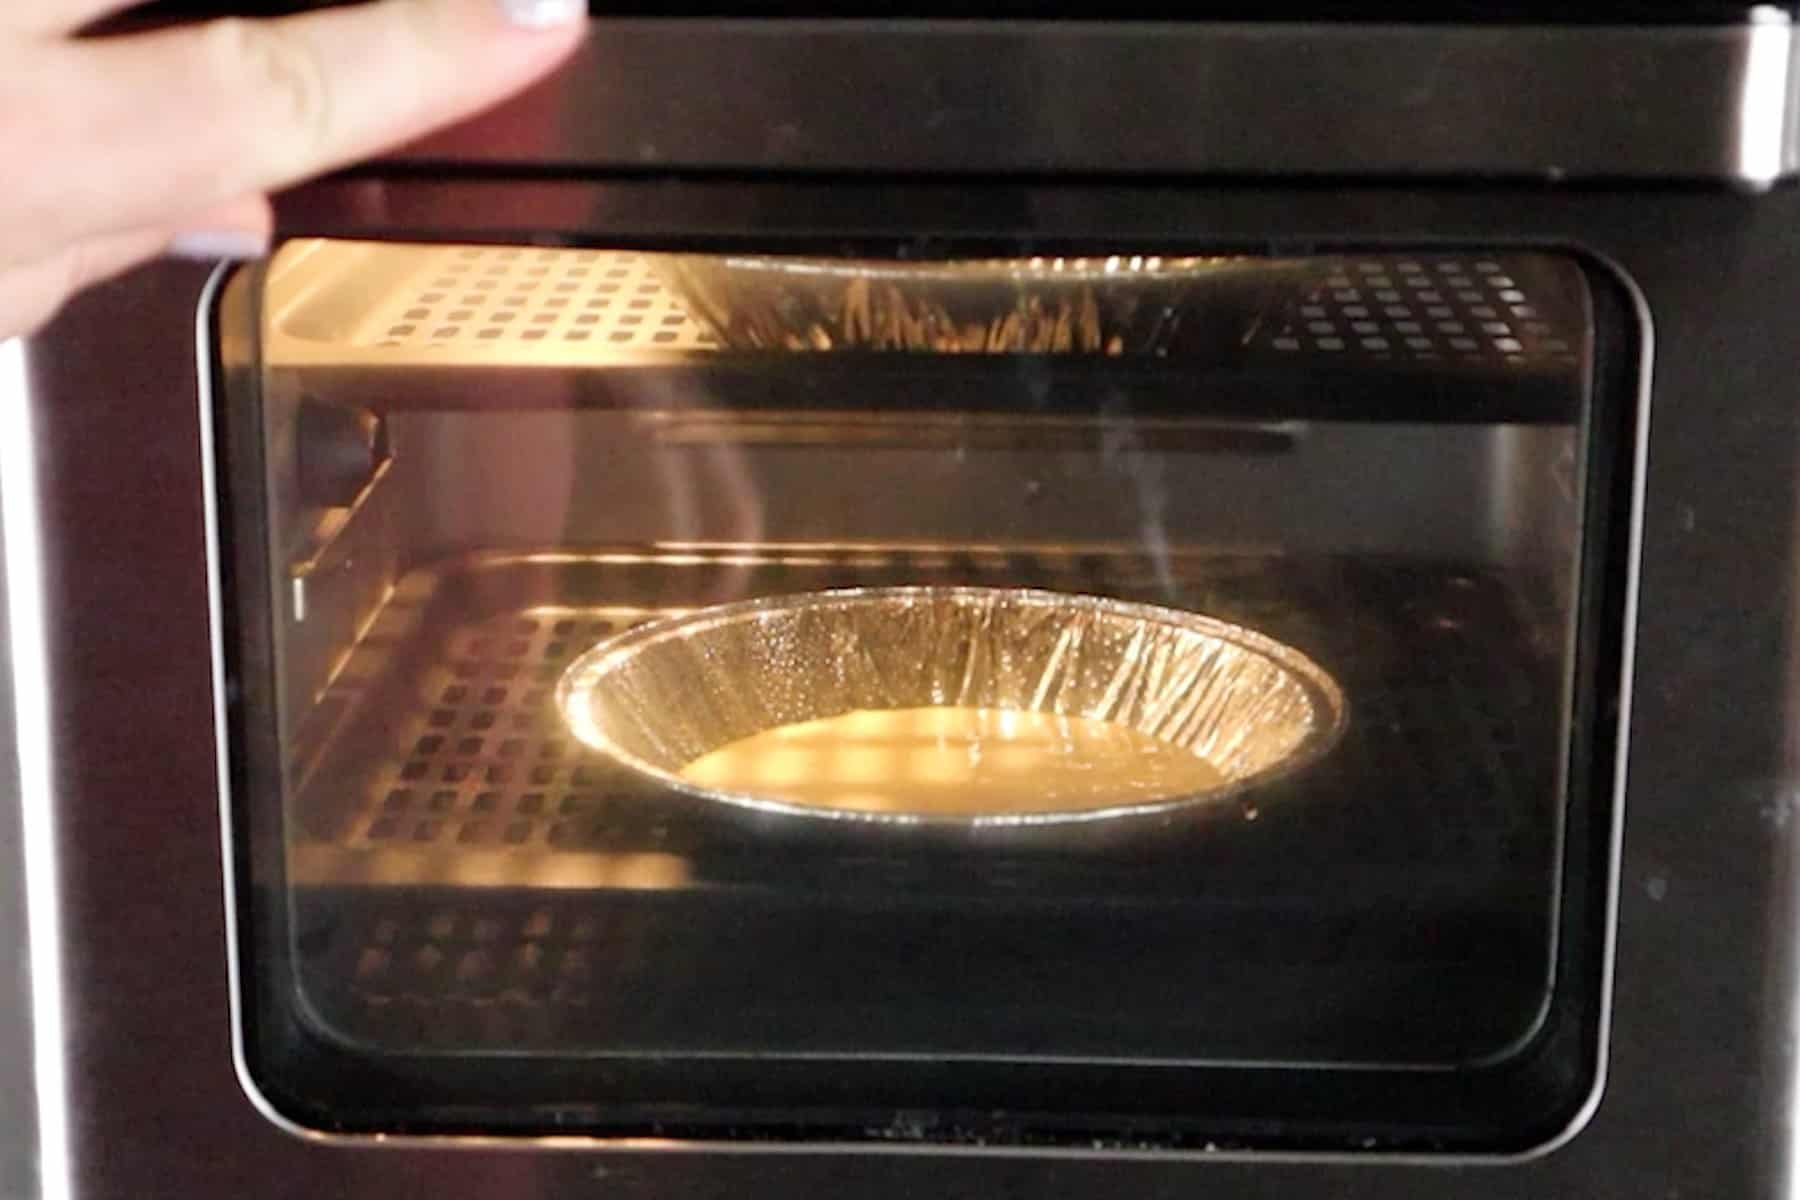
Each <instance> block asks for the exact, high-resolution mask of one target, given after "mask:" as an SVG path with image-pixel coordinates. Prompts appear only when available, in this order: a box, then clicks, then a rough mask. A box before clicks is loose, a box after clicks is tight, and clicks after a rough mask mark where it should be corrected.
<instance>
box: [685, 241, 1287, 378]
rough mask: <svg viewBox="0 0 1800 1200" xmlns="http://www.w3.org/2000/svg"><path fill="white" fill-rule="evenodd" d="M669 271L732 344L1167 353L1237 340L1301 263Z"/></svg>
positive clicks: (1146, 260)
mask: <svg viewBox="0 0 1800 1200" xmlns="http://www.w3.org/2000/svg"><path fill="white" fill-rule="evenodd" d="M660 270H661V271H662V273H663V275H664V277H665V280H666V282H667V283H668V284H669V286H670V287H671V288H672V289H673V290H674V291H676V292H677V293H678V294H680V295H681V297H682V298H683V299H684V300H685V301H686V302H687V305H688V308H689V309H690V310H691V311H692V312H693V313H694V315H695V316H697V317H698V318H699V319H700V321H701V322H702V323H703V324H705V325H706V326H707V327H708V329H709V330H710V331H711V332H712V334H713V336H714V337H716V338H717V339H718V340H719V341H720V342H721V343H722V344H723V345H725V346H728V347H730V348H733V349H739V350H769V349H781V350H871V351H916V352H925V353H935V354H1085V355H1126V354H1130V355H1143V354H1148V355H1166V354H1169V353H1171V352H1174V351H1176V350H1177V349H1180V350H1181V351H1183V352H1190V351H1207V352H1212V351H1216V350H1217V349H1218V348H1219V343H1221V342H1224V343H1229V344H1235V343H1237V342H1240V341H1241V340H1242V338H1243V335H1244V333H1245V331H1246V330H1248V329H1249V328H1251V327H1252V326H1253V324H1254V320H1255V314H1256V313H1257V312H1258V311H1260V309H1261V307H1262V303H1263V298H1264V297H1265V295H1266V294H1267V293H1269V292H1270V291H1271V289H1272V287H1273V286H1275V285H1276V284H1277V283H1278V282H1279V281H1280V280H1281V279H1282V278H1283V277H1284V274H1285V273H1286V272H1289V271H1291V270H1292V266H1291V264H1286V263H1279V262H1273V261H1272V260H1266V259H1255V258H1248V257H1211V258H1193V257H1189V258H1162V257H1154V256H1152V257H1144V256H1134V257H1112V258H1029V259H990V260H980V261H949V262H916V263H909V262H892V261H871V260H854V259H814V258H792V257H769V256H734V255H698V254H695V255H670V256H667V257H665V258H663V259H662V260H661V262H660Z"/></svg>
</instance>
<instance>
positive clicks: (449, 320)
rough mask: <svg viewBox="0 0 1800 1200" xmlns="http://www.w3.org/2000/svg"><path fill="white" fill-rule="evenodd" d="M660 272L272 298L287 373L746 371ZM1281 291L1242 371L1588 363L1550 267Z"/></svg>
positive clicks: (481, 252)
mask: <svg viewBox="0 0 1800 1200" xmlns="http://www.w3.org/2000/svg"><path fill="white" fill-rule="evenodd" d="M657 259H659V255H655V254H650V252H635V250H578V248H538V246H450V245H446V246H400V245H382V246H378V245H364V243H326V241H311V243H297V245H293V246H290V248H288V250H286V252H284V255H283V259H281V264H279V268H277V273H275V275H274V286H272V295H279V297H292V299H286V300H284V302H281V304H277V308H275V309H274V313H272V322H270V331H272V336H270V340H268V354H270V362H272V363H275V365H308V363H311V365H365V367H437V365H565V367H567V365H581V367H607V365H650V363H670V362H704V360H720V358H740V356H743V354H733V353H731V351H727V349H724V347H720V345H718V342H716V340H715V338H713V335H711V333H709V331H707V329H706V327H704V324H702V322H698V320H697V318H695V317H693V313H691V311H689V309H688V306H686V304H684V302H682V299H680V297H679V295H677V291H673V290H671V288H670V286H668V282H666V277H664V272H662V270H661V268H659V263H657ZM1276 277H1278V279H1280V281H1282V288H1280V293H1278V295H1276V297H1274V300H1273V302H1265V304H1264V308H1262V309H1258V311H1246V313H1244V335H1242V356H1240V360H1238V362H1237V363H1235V365H1240V367H1255V365H1264V367H1287V369H1291V367H1296V365H1309V367H1325V369H1359V371H1370V369H1381V371H1402V372H1404V371H1408V369H1413V371H1431V372H1445V371H1460V372H1499V374H1526V372H1550V374H1564V372H1568V371H1571V369H1575V367H1577V363H1579V360H1580V356H1582V353H1584V351H1586V340H1584V338H1586V335H1584V329H1586V306H1584V299H1582V297H1584V288H1582V284H1580V279H1579V272H1575V270H1573V268H1571V266H1568V264H1564V263H1561V261H1557V259H1550V257H1544V255H1534V254H1449V252H1431V254H1372V255H1330V257H1316V259H1305V261H1301V263H1300V266H1298V270H1296V264H1294V261H1291V259H1285V261H1282V270H1280V273H1278V275H1276ZM751 356H752V358H758V354H751ZM823 356H824V354H801V356H799V358H803V360H808V362H812V360H817V358H823ZM851 356H853V358H866V356H859V354H851ZM760 358H769V354H760ZM956 358H958V360H961V358H965V356H956ZM1111 362H1114V365H1116V363H1118V360H1111Z"/></svg>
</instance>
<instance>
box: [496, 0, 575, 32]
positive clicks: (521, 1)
mask: <svg viewBox="0 0 1800 1200" xmlns="http://www.w3.org/2000/svg"><path fill="white" fill-rule="evenodd" d="M500 9H501V11H502V12H504V13H505V14H506V19H507V20H508V21H511V22H512V23H513V24H514V25H518V26H521V27H523V28H525V29H555V28H557V27H558V26H562V25H573V24H574V23H575V22H577V21H580V20H583V19H585V18H586V17H587V0H500Z"/></svg>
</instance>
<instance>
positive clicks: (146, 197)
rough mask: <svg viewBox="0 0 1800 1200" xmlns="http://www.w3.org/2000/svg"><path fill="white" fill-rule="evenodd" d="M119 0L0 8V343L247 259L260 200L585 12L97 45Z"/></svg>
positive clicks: (485, 80)
mask: <svg viewBox="0 0 1800 1200" xmlns="http://www.w3.org/2000/svg"><path fill="white" fill-rule="evenodd" d="M126 6H127V0H0V163H4V164H6V166H5V169H4V175H3V176H0V340H4V339H6V338H7V337H10V336H13V335H15V334H21V333H26V332H29V331H30V330H32V329H33V328H35V327H36V326H38V325H40V324H41V323H43V322H44V321H45V320H47V319H49V317H50V316H51V315H52V314H54V313H55V311H56V310H57V308H59V307H60V306H61V305H62V303H63V301H64V300H66V299H67V298H68V297H69V296H70V295H72V294H73V293H75V292H76V291H78V290H80V289H81V288H83V287H85V286H87V285H88V284H90V283H94V282H96V281H98V280H101V279H104V278H107V277H109V276H111V275H113V274H116V273H117V272H119V271H122V270H124V269H125V268H127V267H129V266H132V265H134V264H136V263H138V262H142V261H144V260H145V259H149V258H153V257H155V256H156V255H158V254H161V253H164V252H165V251H166V252H171V253H176V254H182V255H185V256H188V257H196V258H212V257H250V256H253V255H254V254H257V253H260V252H261V250H262V249H263V248H264V247H266V245H267V243H268V239H269V232H270V220H271V218H270V211H269V203H268V200H267V198H266V194H267V193H268V192H269V191H271V190H273V189H277V188H280V187H282V186H284V185H286V184H289V183H294V182H297V181H299V180H301V179H304V178H306V177H308V176H311V175H315V174H318V173H319V172H322V171H326V170H329V169H331V168H333V167H337V166H341V165H343V164H345V163H349V162H352V161H354V160H356V159H359V158H363V157H366V156H368V155H370V154H372V153H374V152H376V151H378V150H380V149H382V148H383V147H386V146H390V145H394V144H396V143H400V142H404V141H407V140H409V139H411V138H413V137H416V136H419V135H421V134H423V133H426V132H427V131H429V130H431V129H433V128H436V127H438V126H441V125H446V124H450V123H452V122H454V121H456V120H458V119H460V118H462V117H465V116H469V115H471V114H473V113H475V112H478V111H480V110H481V109H484V108H486V107H488V106H489V105H491V104H493V103H495V102H496V101H498V100H500V99H502V98H503V97H505V96H507V95H509V94H511V93H513V92H515V91H517V90H519V89H520V88H522V87H524V86H525V85H526V84H528V83H530V82H531V81H533V80H534V79H536V78H538V77H539V76H541V75H543V74H544V73H545V72H547V71H549V70H550V69H551V68H552V67H554V66H555V65H556V64H557V63H559V62H561V61H562V59H563V58H564V57H565V56H566V55H567V54H568V52H569V51H570V50H572V49H573V48H574V46H575V43H576V42H577V41H578V40H579V39H580V36H581V30H582V28H583V25H584V18H585V16H586V12H587V5H586V0H376V2H375V3H369V4H362V5H357V6H355V7H350V8H335V9H328V10H325V11H320V12H313V13H308V14H305V15H301V16H293V17H281V18H258V19H240V18H232V19H227V20H219V21H214V22H211V23H208V24H204V25H192V26H180V27H174V28H169V29H163V30H157V31H153V32H146V33H137V34H127V35H121V36H113V37H90V38H77V37H75V36H74V34H75V31H76V30H78V29H80V28H81V27H83V26H86V25H88V24H90V23H92V22H94V21H96V20H98V19H100V18H102V17H105V16H108V15H111V14H112V13H113V12H115V11H118V10H120V9H123V8H124V7H126Z"/></svg>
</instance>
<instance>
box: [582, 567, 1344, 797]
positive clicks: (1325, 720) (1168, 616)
mask: <svg viewBox="0 0 1800 1200" xmlns="http://www.w3.org/2000/svg"><path fill="white" fill-rule="evenodd" d="M924 599H931V600H940V601H942V600H951V601H961V600H970V601H997V600H1002V599H1004V600H1005V601H1006V602H1008V603H1012V604H1025V605H1037V606H1040V607H1045V608H1056V609H1062V610H1067V609H1070V608H1078V609H1085V610H1087V611H1091V612H1103V613H1106V614H1107V615H1109V616H1114V617H1123V618H1127V619H1131V620H1136V621H1143V622H1149V623H1153V624H1157V625H1163V626H1170V627H1174V628H1178V629H1181V630H1183V631H1185V632H1189V633H1194V634H1198V635H1201V636H1205V637H1209V638H1213V639H1216V640H1219V641H1224V642H1227V643H1229V644H1232V645H1235V646H1238V647H1241V648H1243V649H1245V650H1248V651H1250V652H1252V653H1254V654H1257V655H1260V656H1262V657H1263V658H1265V659H1267V660H1269V661H1270V662H1272V663H1274V664H1275V665H1276V666H1277V667H1279V668H1280V669H1281V670H1282V671H1284V672H1286V673H1287V674H1288V675H1289V676H1291V677H1292V678H1294V679H1296V680H1297V681H1299V682H1300V684H1301V685H1302V688H1303V690H1304V691H1305V692H1306V695H1307V699H1308V701H1309V703H1310V704H1311V706H1312V712H1313V716H1314V724H1313V727H1312V729H1311V730H1310V731H1309V732H1308V734H1307V736H1306V738H1305V739H1304V740H1303V741H1302V742H1301V743H1300V744H1299V746H1297V747H1296V748H1295V749H1294V750H1293V751H1291V752H1290V753H1289V754H1288V755H1286V756H1285V757H1283V758H1282V759H1280V760H1279V761H1277V762H1276V763H1274V764H1272V765H1270V766H1268V767H1265V768H1263V769H1262V770H1260V771H1256V772H1253V773H1251V774H1249V775H1246V776H1243V777H1241V778H1238V779H1235V780H1232V781H1230V782H1228V783H1225V784H1222V785H1220V786H1218V787H1215V788H1208V789H1206V790H1205V791H1202V792H1195V793H1190V794H1187V795H1181V796H1169V797H1165V798H1160V799H1157V800H1152V801H1146V802H1142V803H1134V804H1120V805H1114V806H1111V807H1105V808H1091V809H1074V810H1063V811H1045V812H1025V813H956V814H941V813H914V812H892V811H867V810H860V809H843V808H829V807H825V806H820V805H809V804H797V803H793V802H790V801H785V800H778V799H774V798H771V797H768V796H759V795H754V794H751V793H747V792H731V791H723V790H718V789H714V788H705V787H699V786H696V785H695V784H693V783H691V782H689V781H688V780H686V779H684V778H683V777H682V776H681V775H679V774H677V773H676V772H673V771H669V770H667V769H665V768H663V767H660V766H657V765H656V764H654V763H651V762H648V761H646V760H644V759H643V758H641V757H640V756H638V755H636V754H634V753H632V752H631V751H629V750H627V749H625V748H624V747H623V746H620V745H618V744H617V743H616V742H615V741H613V739H612V738H610V737H608V736H607V734H606V733H605V731H604V730H602V729H601V728H600V727H599V725H598V724H597V723H595V721H594V720H593V715H592V714H593V704H592V700H591V697H592V694H593V692H594V689H595V688H596V687H597V686H599V685H600V684H601V682H602V681H603V680H604V678H605V677H606V675H607V674H608V673H609V671H610V669H611V667H612V666H613V665H614V664H615V663H617V662H618V661H620V660H621V659H626V658H630V657H632V656H633V655H636V654H638V653H641V652H642V651H643V650H644V649H645V648H647V647H649V646H653V645H656V644H657V643H659V642H662V641H665V640H667V639H669V638H672V637H689V636H692V635H693V634H695V633H697V632H701V631H704V630H706V629H709V628H713V627H715V626H718V625H721V624H727V623H730V622H734V621H739V620H742V619H744V618H746V617H754V616H759V615H762V614H765V613H775V612H782V611H785V610H789V609H796V608H814V609H817V608H832V607H849V606H853V605H859V604H869V603H879V602H882V601H890V600H924ZM556 705H557V708H558V710H559V711H560V712H561V713H562V716H563V720H564V722H565V723H566V724H567V725H568V727H569V730H570V732H572V733H573V734H574V735H575V737H576V739H577V740H579V741H580V742H581V743H582V744H583V745H585V746H587V747H588V748H589V749H592V750H595V751H598V752H599V753H602V754H605V755H606V756H608V757H609V758H612V759H613V760H614V761H616V762H619V763H621V764H623V765H624V766H625V767H627V768H628V769H630V770H631V771H633V772H635V773H637V774H639V775H642V776H645V777H647V778H650V779H653V780H655V781H656V782H657V783H659V784H661V785H662V786H664V787H666V788H668V789H670V790H671V791H675V792H678V793H681V794H682V795H686V796H690V797H693V798H695V799H699V800H705V801H711V802H714V803H718V804H725V805H729V806H731V807H733V808H738V809H747V810H750V811H753V812H758V813H762V814H765V815H770V816H781V817H799V818H805V819H808V820H811V821H830V822H836V823H840V824H848V825H884V826H934V827H938V828H952V829H956V828H961V829H1005V828H1024V827H1035V826H1048V825H1074V824H1088V823H1093V822H1101V821H1118V820H1120V819H1123V818H1130V817H1154V816H1161V815H1166V814H1173V813H1176V812H1180V811H1183V810H1187V809H1193V808H1200V807H1207V806H1212V805H1216V804H1218V803H1220V802H1222V801H1226V800H1230V799H1234V798H1236V797H1238V796H1241V795H1243V794H1244V793H1246V792H1249V791H1252V790H1254V789H1257V788H1261V787H1264V786H1267V785H1268V784H1270V783H1273V782H1274V781H1276V780H1278V779H1281V778H1284V777H1286V776H1289V775H1292V774H1294V773H1296V772H1298V771H1300V770H1302V769H1304V768H1305V767H1307V766H1310V765H1311V764H1312V763H1314V762H1316V761H1318V760H1319V759H1320V758H1321V757H1323V756H1324V755H1325V754H1326V753H1327V752H1329V751H1330V750H1331V749H1332V747H1333V746H1335V745H1336V744H1337V742H1338V739H1339V738H1340V737H1342V736H1343V732H1344V729H1345V727H1346V726H1347V725H1348V723H1349V706H1348V703H1347V702H1346V700H1345V698H1344V693H1343V690H1342V689H1341V688H1340V687H1339V686H1338V684H1337V681H1336V680H1335V679H1333V678H1332V677H1331V675H1330V674H1329V673H1327V672H1326V671H1325V669H1324V668H1322V667H1320V666H1319V665H1318V664H1317V663H1315V662H1314V661H1313V660H1312V659H1310V658H1308V657H1307V656H1306V655H1305V654H1302V653H1301V652H1300V651H1299V650H1296V649H1295V648H1294V647H1292V646H1289V645H1288V644H1287V643H1285V642H1280V641H1277V640H1276V639H1274V638H1272V637H1270V636H1268V635H1267V634H1264V633H1259V632H1258V631H1256V630H1254V629H1251V628H1248V627H1247V626H1243V625H1236V624H1233V623H1231V622H1229V621H1223V620H1220V619H1219V618H1217V617H1209V616H1206V615H1205V614H1203V613H1190V612H1186V611H1183V610H1181V609H1174V608H1166V607H1163V606H1161V605H1156V604H1144V603H1140V602H1136V601H1130V600H1116V599H1113V598H1111V597H1106V596H1089V595H1081V594H1077V593H1071V592H1056V591H1050V590H1048V589H1044V588H997V587H963V586H932V585H918V586H902V587H869V588H836V589H830V590H826V591H817V592H800V593H793V594H788V595H780V596H765V597H760V598H757V599H753V600H740V601H734V602H732V603H729V604H720V605H714V606H711V607H708V608H702V609H696V610H694V611H692V612H688V613H683V614H677V615H671V616H668V617H663V618H661V619H659V620H655V621H651V622H649V623H647V624H644V625H639V626H637V627H635V628H632V629H628V630H625V631H624V632H622V633H619V634H615V635H614V636H612V637H610V638H607V639H606V640H604V641H602V642H599V643H597V644H596V645H594V646H593V647H591V648H590V649H588V650H587V651H585V652H584V653H582V654H581V655H580V656H579V657H578V658H576V659H575V661H574V662H572V663H570V664H569V666H568V668H567V669H566V670H565V671H564V672H563V675H562V678H561V679H559V680H558V681H557V685H556Z"/></svg>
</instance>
